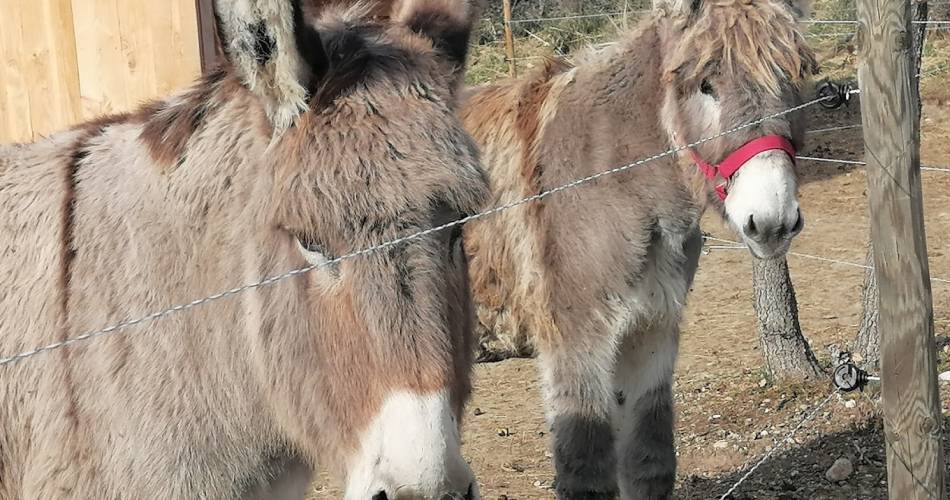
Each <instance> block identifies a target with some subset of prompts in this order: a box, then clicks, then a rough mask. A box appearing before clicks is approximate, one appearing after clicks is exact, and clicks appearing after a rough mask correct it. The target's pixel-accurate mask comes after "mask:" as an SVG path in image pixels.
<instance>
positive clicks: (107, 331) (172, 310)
mask: <svg viewBox="0 0 950 500" xmlns="http://www.w3.org/2000/svg"><path fill="white" fill-rule="evenodd" d="M642 12H645V11H630V12H610V13H600V14H585V15H574V16H560V17H547V18H543V17H539V18H528V19H517V20H512V21H511V24H523V23H535V22H553V21H565V20H575V19H589V18H602V17H615V16H621V15H626V14H632V13H642ZM808 22H809V23H811V24H828V25H835V24H840V25H852V24H857V21H850V20H812V21H808ZM915 24H927V25H928V26H935V27H940V28H941V29H950V20H937V21H915ZM944 27H945V28H944ZM850 34H851V33H829V34H816V35H815V36H847V35H850ZM529 35H530V36H532V37H533V38H536V39H538V40H540V41H542V42H544V40H543V39H542V38H541V37H540V36H538V35H537V34H534V33H531V32H529ZM521 59H528V58H521ZM948 68H950V65H947V66H946V67H943V68H938V69H937V70H931V71H930V72H926V73H921V75H919V76H925V75H927V76H929V75H932V74H936V73H938V72H941V71H944V70H946V69H948ZM855 93H857V92H856V91H855ZM831 98H832V97H831V96H828V97H822V98H816V99H813V100H811V101H808V102H806V103H803V104H801V105H798V106H795V107H792V108H789V109H787V110H784V111H782V112H779V113H775V114H771V115H768V116H765V117H762V118H760V119H758V120H755V121H751V122H748V123H746V124H743V125H741V126H739V127H735V128H733V129H730V130H727V131H724V132H721V133H719V134H715V135H713V136H710V137H706V138H703V139H700V140H697V141H695V142H692V143H690V144H686V145H684V146H681V147H676V148H671V149H668V150H666V151H663V152H660V153H657V154H654V155H652V156H649V157H646V158H643V159H640V160H637V161H635V162H633V163H629V164H626V165H623V166H620V167H616V168H612V169H609V170H605V171H602V172H599V173H596V174H593V175H590V176H586V177H582V178H579V179H576V180H573V181H571V182H569V183H566V184H563V185H561V186H558V187H555V188H552V189H548V190H545V191H542V192H540V193H538V194H536V195H533V196H529V197H525V198H522V199H520V200H517V201H514V202H511V203H507V204H504V205H500V206H497V207H494V208H491V209H488V210H485V211H482V212H479V213H477V214H474V215H470V216H467V217H464V218H461V219H458V220H455V221H452V222H449V223H446V224H442V225H440V226H436V227H432V228H429V229H426V230H423V231H419V232H415V233H412V234H409V235H407V236H404V237H400V238H396V239H393V240H390V241H387V242H384V243H382V244H379V245H374V246H370V247H366V248H364V249H360V250H356V251H353V252H351V253H348V254H345V255H342V256H340V257H336V258H334V259H331V260H329V261H326V262H324V263H321V264H315V265H310V266H306V267H303V268H299V269H294V270H290V271H287V272H285V273H281V274H278V275H275V276H271V277H268V278H265V279H262V280H260V281H257V282H253V283H248V284H245V285H241V286H237V287H235V288H232V289H230V290H226V291H223V292H220V293H217V294H214V295H210V296H207V297H203V298H199V299H196V300H193V301H191V302H188V303H184V304H179V305H175V306H171V307H168V308H166V309H163V310H159V311H156V312H153V313H149V314H145V315H141V316H138V317H135V318H133V319H128V320H125V321H121V322H119V323H116V324H113V325H111V326H107V327H104V328H101V329H98V330H95V331H90V332H87V333H84V334H81V335H78V336H75V337H72V338H70V339H67V340H64V341H61V342H56V343H52V344H48V345H46V346H42V347H38V348H35V349H32V350H29V351H25V352H21V353H16V354H11V355H9V356H6V357H2V358H0V367H8V366H11V365H14V364H17V363H19V362H23V361H25V360H27V359H29V358H33V357H35V356H38V355H41V354H44V353H48V352H51V351H54V350H57V349H62V348H67V347H70V346H73V345H75V344H78V343H82V342H87V341H91V340H93V339H96V338H99V337H104V336H107V335H111V334H115V333H117V332H121V331H124V330H128V329H130V328H132V327H135V326H141V325H143V324H146V323H149V322H152V321H156V320H159V319H161V318H164V317H167V316H169V315H172V314H178V313H184V312H186V311H188V310H190V309H193V308H196V307H201V306H204V305H207V304H210V303H212V302H216V301H219V300H223V299H226V298H230V297H233V296H236V295H239V294H242V293H246V292H249V291H251V290H254V289H258V288H262V287H267V286H272V285H275V284H278V283H280V282H283V281H286V280H288V279H290V278H294V277H298V276H301V275H304V274H307V273H309V272H312V271H314V270H316V269H319V268H323V267H327V266H332V265H335V264H338V263H340V262H343V261H346V260H350V259H354V258H359V257H362V256H366V255H369V254H371V253H374V252H379V251H383V250H385V249H388V248H391V247H394V246H398V245H402V244H405V243H408V242H411V241H413V240H417V239H420V238H424V237H426V236H429V235H432V234H434V233H438V232H441V231H445V230H448V229H450V228H453V227H457V226H461V225H463V224H466V223H469V222H473V221H477V220H479V219H483V218H486V217H490V216H493V215H496V214H498V213H501V212H504V211H507V210H511V209H514V208H516V207H519V206H522V205H526V204H529V203H534V202H538V201H540V200H542V199H545V198H547V197H549V196H552V195H554V194H557V193H560V192H564V191H568V190H572V189H576V188H578V187H580V186H583V185H587V184H590V183H592V182H595V181H597V180H598V179H601V178H603V177H606V176H609V175H614V174H619V173H622V172H626V171H629V170H631V169H634V168H637V167H640V166H642V165H645V164H647V163H650V162H653V161H656V160H659V159H661V158H665V157H670V156H673V155H676V154H678V153H680V152H683V151H685V150H688V149H690V148H694V147H696V146H699V145H701V144H703V143H706V142H709V141H712V140H715V139H718V138H720V137H724V136H726V135H730V134H733V133H736V132H738V131H740V130H744V129H747V128H749V127H753V126H755V125H757V124H760V123H762V122H764V121H766V120H770V119H773V118H776V117H780V116H784V115H786V114H789V113H793V112H795V111H798V110H801V109H805V108H807V107H810V106H812V105H815V104H818V103H820V102H822V101H824V100H827V99H831ZM860 126H861V125H844V126H837V127H827V128H822V129H815V130H810V131H808V133H811V134H815V133H823V132H831V131H839V130H848V129H854V128H859V127H860ZM797 158H798V159H800V160H807V161H818V162H832V163H839V164H852V165H861V166H866V162H863V161H856V160H839V159H833V158H821V157H813V156H803V155H801V156H798V157H797ZM921 170H925V171H933V172H942V173H950V167H939V166H921ZM705 238H706V240H707V241H714V242H718V243H723V244H727V245H730V246H729V247H723V248H744V245H742V244H741V243H739V242H736V241H732V240H727V239H721V238H716V237H712V236H706V237H705ZM788 255H791V256H794V257H797V258H804V259H811V260H816V261H821V262H826V263H829V264H840V265H847V266H852V267H855V268H862V269H869V268H870V267H869V266H867V265H864V264H859V263H854V262H848V261H844V260H839V259H834V258H828V257H822V256H818V255H811V254H804V253H800V252H788ZM931 281H932V282H936V283H942V284H950V279H946V278H938V277H931ZM836 393H837V391H833V392H832V393H831V394H829V395H828V396H827V397H825V398H824V399H823V400H822V401H821V402H819V403H818V404H817V405H815V406H814V407H813V408H812V409H811V410H810V411H809V412H808V413H807V414H806V415H805V417H804V418H803V419H802V420H801V421H799V423H798V424H797V425H796V426H795V427H794V428H793V429H792V430H791V431H789V432H788V433H787V434H786V435H785V436H784V437H783V438H782V439H781V440H780V441H778V442H776V443H775V445H774V446H773V447H772V448H771V449H770V450H769V451H768V452H767V453H765V454H764V455H763V456H762V457H760V459H759V460H757V461H756V463H755V464H754V465H752V466H751V467H750V468H749V469H748V470H746V472H745V473H744V474H743V475H742V476H741V477H740V479H739V480H738V481H737V482H736V483H735V484H734V485H732V486H731V487H730V488H729V490H728V491H726V492H725V493H724V494H723V495H722V496H721V497H719V498H720V500H725V499H726V498H728V497H729V495H731V494H732V493H734V492H735V491H736V489H737V488H739V486H741V485H742V484H743V483H744V482H745V481H746V480H747V479H748V478H749V477H751V475H752V474H754V473H755V472H756V470H757V469H759V468H760V467H761V466H762V465H763V464H764V463H765V462H766V461H767V460H768V459H769V458H770V457H772V456H773V455H774V454H775V453H776V452H777V451H778V450H779V449H781V448H782V447H783V446H785V445H786V444H788V443H790V442H793V441H792V439H793V438H794V436H795V435H796V434H797V433H798V432H800V431H801V429H802V428H804V426H806V425H807V424H808V423H810V422H811V421H813V420H814V419H815V418H816V416H817V415H818V414H819V412H820V411H821V410H822V409H823V408H824V407H825V406H826V405H827V404H828V403H829V402H830V401H831V400H832V398H833V397H834V395H835V394H836Z"/></svg>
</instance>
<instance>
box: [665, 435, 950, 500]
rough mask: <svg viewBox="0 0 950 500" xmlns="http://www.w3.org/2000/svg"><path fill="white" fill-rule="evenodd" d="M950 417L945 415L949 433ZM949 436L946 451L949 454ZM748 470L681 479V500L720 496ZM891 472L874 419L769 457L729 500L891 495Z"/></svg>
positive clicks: (869, 498)
mask: <svg viewBox="0 0 950 500" xmlns="http://www.w3.org/2000/svg"><path fill="white" fill-rule="evenodd" d="M948 424H950V418H945V419H944V429H945V430H944V434H946V429H947V428H948ZM947 451H948V449H947V442H946V440H944V455H946V454H947ZM841 457H845V458H848V459H849V460H851V462H852V463H853V464H854V472H853V474H851V476H850V477H849V478H848V479H847V480H845V481H840V482H831V481H829V480H828V479H826V477H825V472H826V471H827V470H828V468H829V467H831V465H832V463H834V461H835V460H836V459H838V458H841ZM746 470H747V469H745V468H743V469H741V470H737V471H734V472H730V473H729V474H726V475H721V476H716V477H701V476H688V477H686V478H683V479H682V480H681V481H680V484H679V488H678V489H677V492H676V497H677V498H680V499H684V500H685V499H689V500H692V499H697V500H698V499H704V500H705V499H710V498H713V499H718V498H719V497H720V496H721V495H723V494H724V493H725V492H726V491H728V490H729V488H730V487H731V486H732V485H733V484H735V483H736V481H738V480H739V478H740V477H741V476H742V475H743V474H745V472H746ZM886 479H887V472H886V468H885V452H884V437H883V424H882V423H881V420H880V419H879V418H872V419H869V420H866V421H864V422H861V423H857V424H852V426H851V427H850V428H849V429H848V430H846V431H842V432H838V433H833V434H825V435H820V436H818V437H817V438H816V439H815V440H813V441H811V442H809V443H806V444H803V445H798V446H793V447H791V448H788V449H786V450H785V452H784V453H780V454H776V455H775V456H773V457H772V458H770V459H769V460H768V461H766V462H765V463H764V464H763V465H762V466H761V467H760V468H759V469H758V470H757V471H756V472H755V473H754V474H753V475H752V476H751V477H750V478H749V479H748V480H747V481H746V482H744V483H743V484H742V485H741V486H740V487H739V488H738V489H737V490H736V491H735V492H734V493H733V494H732V495H730V496H729V497H727V498H729V499H731V500H753V499H755V500H769V499H775V500H798V499H803V500H805V499H807V500H818V499H832V498H833V499H860V500H875V499H882V500H886V499H887V487H886Z"/></svg>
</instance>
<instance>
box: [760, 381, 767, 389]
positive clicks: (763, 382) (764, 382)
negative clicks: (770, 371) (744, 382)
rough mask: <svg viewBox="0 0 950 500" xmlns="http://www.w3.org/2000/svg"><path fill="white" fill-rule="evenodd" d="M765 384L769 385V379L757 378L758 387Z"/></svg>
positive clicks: (762, 386)
mask: <svg viewBox="0 0 950 500" xmlns="http://www.w3.org/2000/svg"><path fill="white" fill-rule="evenodd" d="M767 385H769V381H768V380H765V379H761V380H759V387H761V388H763V389H764V388H765V386H767Z"/></svg>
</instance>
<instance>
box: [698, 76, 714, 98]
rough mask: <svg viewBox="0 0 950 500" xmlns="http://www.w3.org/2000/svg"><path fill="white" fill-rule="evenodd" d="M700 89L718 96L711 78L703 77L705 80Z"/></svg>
mask: <svg viewBox="0 0 950 500" xmlns="http://www.w3.org/2000/svg"><path fill="white" fill-rule="evenodd" d="M699 91H700V92H702V93H704V94H706V95H708V96H711V97H716V91H715V89H713V86H712V84H711V83H709V80H706V79H703V82H702V83H700V84H699Z"/></svg>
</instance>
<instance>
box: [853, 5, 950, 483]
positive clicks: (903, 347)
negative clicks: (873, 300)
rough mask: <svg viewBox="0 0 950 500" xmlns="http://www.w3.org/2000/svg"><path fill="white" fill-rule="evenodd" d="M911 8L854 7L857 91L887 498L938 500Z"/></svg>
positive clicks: (940, 477) (937, 421)
mask: <svg viewBox="0 0 950 500" xmlns="http://www.w3.org/2000/svg"><path fill="white" fill-rule="evenodd" d="M912 8H913V7H912V6H911V4H910V3H909V2H907V1H906V0H860V1H858V2H857V11H858V37H859V45H860V47H861V49H860V50H861V58H860V64H859V66H858V81H859V83H860V87H861V121H862V125H863V127H864V142H865V148H866V161H867V172H868V184H869V191H868V198H869V204H870V208H871V239H872V241H873V245H874V268H875V272H876V275H877V282H878V289H879V293H880V318H879V327H880V335H881V378H882V396H883V400H884V436H885V438H886V443H887V475H888V481H887V483H888V495H889V497H890V499H891V500H904V499H916V500H919V499H925V498H926V499H934V500H943V499H944V498H945V485H944V462H943V449H942V446H941V445H942V443H941V427H942V423H943V421H942V416H941V412H940V397H939V393H938V387H937V370H936V367H937V359H936V349H935V345H934V325H933V303H932V299H931V290H930V270H929V266H928V264H927V242H926V238H925V233H924V219H923V203H922V200H921V186H920V112H919V111H918V107H917V100H918V99H919V96H918V93H917V85H916V74H915V71H914V60H913V56H912V54H911V46H912V37H913V30H912V29H911V28H912V26H911V9H912Z"/></svg>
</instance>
